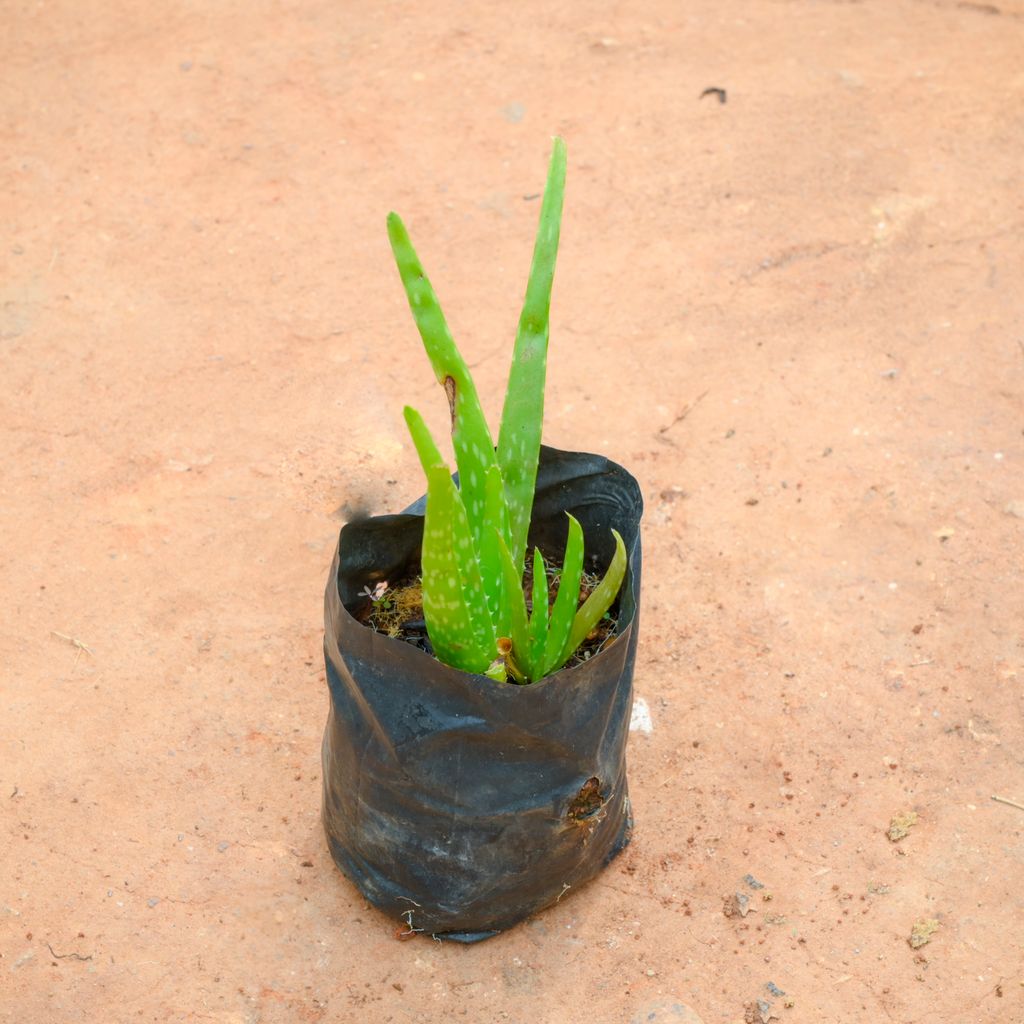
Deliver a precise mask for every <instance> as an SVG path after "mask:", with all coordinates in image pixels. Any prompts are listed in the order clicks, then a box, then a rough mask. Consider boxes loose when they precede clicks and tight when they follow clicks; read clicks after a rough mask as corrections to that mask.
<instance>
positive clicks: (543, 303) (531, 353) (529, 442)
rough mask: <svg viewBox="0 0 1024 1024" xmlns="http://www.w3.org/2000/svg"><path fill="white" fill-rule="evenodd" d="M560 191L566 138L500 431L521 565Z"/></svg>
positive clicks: (551, 182)
mask: <svg viewBox="0 0 1024 1024" xmlns="http://www.w3.org/2000/svg"><path fill="white" fill-rule="evenodd" d="M564 195H565V143H564V142H563V141H562V140H561V139H555V144H554V149H553V150H552V153H551V163H550V165H549V167H548V180H547V185H546V187H545V189H544V199H543V202H542V204H541V210H540V225H539V226H538V228H537V240H536V242H535V243H534V248H533V262H532V264H531V266H530V278H529V282H528V283H527V286H526V298H525V300H524V301H523V310H522V313H521V314H520V316H519V330H518V332H517V334H516V344H515V350H514V352H513V356H512V369H511V371H510V372H509V376H508V391H507V392H506V394H505V407H504V409H503V410H502V414H501V430H500V431H499V433H498V465H499V466H500V467H501V475H502V478H503V479H504V481H505V492H506V494H507V495H508V513H509V532H510V535H511V536H510V540H509V551H510V552H511V554H512V559H513V561H514V562H515V564H516V565H520V564H522V562H523V559H524V556H525V553H526V534H527V531H528V530H529V528H530V512H531V510H532V507H533V492H534V488H535V487H536V484H537V462H538V460H539V458H540V438H541V428H542V426H543V423H544V382H545V378H546V374H547V356H548V320H549V313H550V310H551V285H552V283H553V281H554V277H555V260H556V258H557V257H558V238H559V233H560V230H561V224H562V200H563V197H564Z"/></svg>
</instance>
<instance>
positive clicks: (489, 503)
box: [479, 463, 510, 636]
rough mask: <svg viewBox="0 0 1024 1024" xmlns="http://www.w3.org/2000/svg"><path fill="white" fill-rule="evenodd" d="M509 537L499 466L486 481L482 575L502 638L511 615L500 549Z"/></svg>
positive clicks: (493, 466) (488, 471)
mask: <svg viewBox="0 0 1024 1024" xmlns="http://www.w3.org/2000/svg"><path fill="white" fill-rule="evenodd" d="M499 535H500V536H502V537H507V536H508V509H507V507H506V505H505V485H504V484H503V483H502V479H501V470H499V469H498V465H497V463H492V464H491V465H490V466H488V468H487V476H486V479H485V481H484V529H483V532H482V534H481V536H480V549H479V558H480V576H481V578H482V579H483V584H484V594H485V596H486V598H487V606H488V608H489V609H490V612H491V620H492V621H493V623H494V629H495V632H496V633H497V635H498V636H508V632H509V628H510V618H509V615H510V612H509V607H508V602H507V601H506V600H505V579H504V569H503V567H502V564H501V553H500V551H499V550H498V537H499Z"/></svg>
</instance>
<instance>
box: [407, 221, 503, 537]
mask: <svg viewBox="0 0 1024 1024" xmlns="http://www.w3.org/2000/svg"><path fill="white" fill-rule="evenodd" d="M388 238H389V239H390V241H391V251H392V252H393V253H394V256H395V263H396V264H397V265H398V273H399V275H400V276H401V278H402V284H403V286H404V287H405V294H406V297H407V298H408V300H409V308H410V309H411V310H412V315H413V319H414V320H415V321H416V326H417V328H418V329H419V332H420V337H421V338H422V339H423V347H424V348H425V349H426V352H427V356H428V358H429V359H430V365H431V366H432V367H433V370H434V374H435V375H436V377H437V379H438V381H439V382H440V383H441V384H442V385H443V386H444V389H445V393H446V394H447V396H448V405H449V410H450V412H451V418H452V447H453V448H454V449H455V462H456V464H457V466H458V468H459V489H460V490H461V492H462V500H463V504H464V505H465V507H466V514H467V515H468V517H469V524H470V529H471V531H472V534H473V538H474V540H475V541H476V543H477V544H478V545H479V543H480V537H481V534H482V532H483V521H484V502H485V479H486V472H487V467H488V466H490V465H491V464H493V463H494V461H495V455H494V442H493V440H492V439H491V431H490V429H489V428H488V426H487V420H486V419H485V417H484V413H483V409H482V408H481V406H480V399H479V398H478V397H477V392H476V385H475V384H474V383H473V377H472V375H471V374H470V372H469V368H468V367H467V366H466V362H465V360H464V359H463V358H462V355H461V353H460V352H459V350H458V348H457V346H456V344H455V341H454V339H453V338H452V334H451V331H450V330H449V329H448V324H447V322H446V320H445V318H444V313H443V312H442V311H441V305H440V303H439V302H438V299H437V295H436V294H435V292H434V289H433V287H432V286H431V284H430V281H429V280H428V279H427V275H426V272H425V271H424V269H423V264H422V263H421V262H420V259H419V257H418V256H417V255H416V250H415V249H414V248H413V245H412V242H411V241H410V239H409V233H408V232H407V231H406V229H405V225H404V224H403V223H402V219H401V218H400V217H399V216H398V214H397V213H390V214H388Z"/></svg>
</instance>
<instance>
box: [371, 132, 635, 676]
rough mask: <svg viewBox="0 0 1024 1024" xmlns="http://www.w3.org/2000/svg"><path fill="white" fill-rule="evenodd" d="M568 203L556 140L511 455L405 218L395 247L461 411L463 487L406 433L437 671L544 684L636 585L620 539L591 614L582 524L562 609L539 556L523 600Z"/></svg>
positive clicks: (520, 353)
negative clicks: (421, 498)
mask: <svg viewBox="0 0 1024 1024" xmlns="http://www.w3.org/2000/svg"><path fill="white" fill-rule="evenodd" d="M564 193H565V143H564V142H562V140H561V139H555V143H554V149H553V151H552V154H551V163H550V166H549V169H548V179H547V185H546V187H545V189H544V200H543V202H542V204H541V211H540V225H539V227H538V230H537V240H536V242H535V244H534V250H533V262H532V265H531V267H530V277H529V282H528V284H527V287H526V298H525V300H524V302H523V309H522V313H521V315H520V317H519V329H518V331H517V333H516V341H515V348H514V350H513V355H512V367H511V370H510V372H509V378H508V389H507V392H506V395H505V406H504V409H503V411H502V417H501V429H500V430H499V433H498V444H497V446H495V444H494V440H493V438H492V436H491V432H490V429H489V428H488V426H487V420H486V418H485V417H484V413H483V409H482V407H481V405H480V399H479V397H478V395H477V391H476V385H475V384H474V383H473V377H472V375H471V374H470V372H469V368H468V367H467V366H466V362H465V360H464V359H463V358H462V355H461V354H460V352H459V350H458V347H457V346H456V344H455V341H454V339H453V338H452V335H451V331H449V329H448V324H447V322H446V321H445V318H444V314H443V313H442V312H441V306H440V303H439V302H438V299H437V295H436V294H435V293H434V289H433V288H432V287H431V284H430V281H429V280H428V279H427V275H426V272H425V271H424V269H423V265H422V264H421V263H420V260H419V257H418V256H417V255H416V250H415V249H414V248H413V246H412V242H411V241H410V240H409V235H408V233H407V232H406V230H405V225H404V224H403V223H402V221H401V219H400V218H399V217H398V215H397V214H395V213H391V214H389V215H388V238H389V239H390V241H391V249H392V252H393V253H394V256H395V262H396V263H397V265H398V272H399V275H400V276H401V279H402V284H403V286H404V287H405V293H406V296H407V297H408V300H409V307H410V309H411V310H412V315H413V319H414V320H415V321H416V326H417V328H419V332H420V337H421V338H422V339H423V345H424V348H425V349H426V352H427V356H428V358H429V359H430V364H431V366H432V367H433V370H434V374H435V376H436V377H437V379H438V382H439V383H440V384H441V385H442V386H443V387H444V390H445V394H446V395H447V397H448V405H449V411H450V413H451V423H452V447H453V449H454V451H455V462H456V466H457V467H458V484H457V485H456V483H455V481H454V479H453V478H452V476H451V473H450V471H449V467H448V464H447V462H446V461H445V459H444V456H442V454H441V452H440V450H439V449H438V447H437V444H436V443H435V442H434V439H433V437H432V436H431V434H430V430H429V429H428V427H427V425H426V423H425V422H424V420H423V417H422V416H421V415H420V414H419V413H418V412H417V411H416V410H415V409H412V408H409V407H408V406H407V407H406V408H405V421H406V424H407V425H408V427H409V433H410V434H411V435H412V439H413V443H414V444H415V446H416V452H417V454H418V455H419V459H420V462H421V464H422V466H423V471H424V473H425V474H426V477H427V509H426V517H425V520H424V527H423V552H422V568H423V614H424V618H425V619H426V623H427V632H428V634H429V636H430V641H431V643H432V645H433V647H434V652H435V654H436V655H437V657H438V658H439V659H440V660H441V661H443V662H444V663H445V664H447V665H451V666H452V667H454V668H457V669H461V670H463V671H465V672H473V673H479V674H484V675H488V676H490V677H491V678H492V679H496V680H499V681H505V680H506V679H508V678H511V679H512V680H514V681H515V682H519V683H526V682H534V681H536V680H538V679H542V678H544V676H546V675H549V674H550V673H552V672H554V671H556V670H557V669H559V668H561V667H562V666H563V665H564V664H565V663H566V662H567V661H568V660H569V658H571V657H572V655H573V654H574V653H575V651H576V650H577V648H578V647H579V646H580V644H581V643H582V642H583V641H584V640H585V639H586V637H587V635H588V634H589V633H590V632H591V631H592V630H593V628H594V627H595V626H596V625H597V623H598V622H599V621H600V619H601V618H602V616H603V615H604V614H605V613H606V612H607V611H608V609H609V608H610V607H611V605H612V602H613V601H614V600H615V597H616V595H617V594H618V592H619V588H620V587H621V586H622V580H623V579H624V577H625V574H626V548H625V545H624V544H623V541H622V538H621V537H620V536H619V534H618V533H617V532H616V531H615V530H612V534H613V535H614V537H615V554H614V556H613V557H612V560H611V563H610V564H609V566H608V570H607V572H606V573H605V575H604V578H603V579H602V580H601V582H600V583H599V584H598V586H597V587H596V588H595V589H594V590H593V591H592V592H591V594H590V596H589V597H588V598H587V600H586V601H585V602H584V603H583V605H582V606H580V605H579V594H580V579H581V577H582V572H583V556H584V551H583V530H582V528H581V526H580V524H579V523H578V522H577V521H576V520H575V519H574V518H573V517H572V516H571V515H569V516H568V536H567V539H566V546H565V556H564V559H563V564H562V571H561V576H560V580H559V585H558V591H557V594H556V596H555V600H554V602H553V603H552V604H551V606H550V607H549V606H548V591H547V574H546V572H545V568H544V561H543V558H542V557H541V553H540V551H539V550H537V549H536V548H535V549H534V551H533V555H532V564H533V589H532V593H531V597H532V600H531V609H532V610H531V611H529V612H528V611H527V607H526V595H525V594H524V591H523V574H524V569H525V565H526V554H527V552H526V537H527V533H528V531H529V526H530V516H531V514H532V511H533V494H534V490H535V488H536V483H537V464H538V460H539V458H540V440H541V429H542V426H543V422H544V382H545V376H546V372H547V349H548V319H549V311H550V308H551V286H552V282H553V280H554V274H555V259H556V257H557V255H558V236H559V229H560V227H561V221H562V198H563V195H564Z"/></svg>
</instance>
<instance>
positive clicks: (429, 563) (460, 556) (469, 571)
mask: <svg viewBox="0 0 1024 1024" xmlns="http://www.w3.org/2000/svg"><path fill="white" fill-rule="evenodd" d="M426 473H427V510H426V516H425V518H424V523H423V549H422V555H421V562H422V569H423V617H424V618H425V619H426V623H427V634H428V636H429V637H430V642H431V644H432V645H433V647H434V653H435V654H436V655H437V657H438V658H439V659H440V660H441V661H443V662H444V663H445V664H446V665H451V666H452V667H453V668H458V669H462V671H464V672H479V673H485V672H486V671H487V670H488V668H489V667H490V665H491V663H492V662H493V660H494V658H495V655H496V653H497V645H496V642H495V636H494V627H493V624H492V623H491V618H490V615H489V614H488V611H487V603H486V601H485V599H484V594H483V583H482V581H481V579H480V569H479V566H478V565H477V562H476V553H475V551H474V550H473V538H472V536H471V534H470V532H469V523H468V521H467V519H466V510H465V508H464V507H463V504H462V497H461V495H460V494H459V492H458V490H457V489H456V487H455V483H454V481H453V480H452V478H451V476H450V475H449V473H448V467H447V466H445V465H444V464H441V465H432V466H430V467H429V468H428V469H427V470H426Z"/></svg>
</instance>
